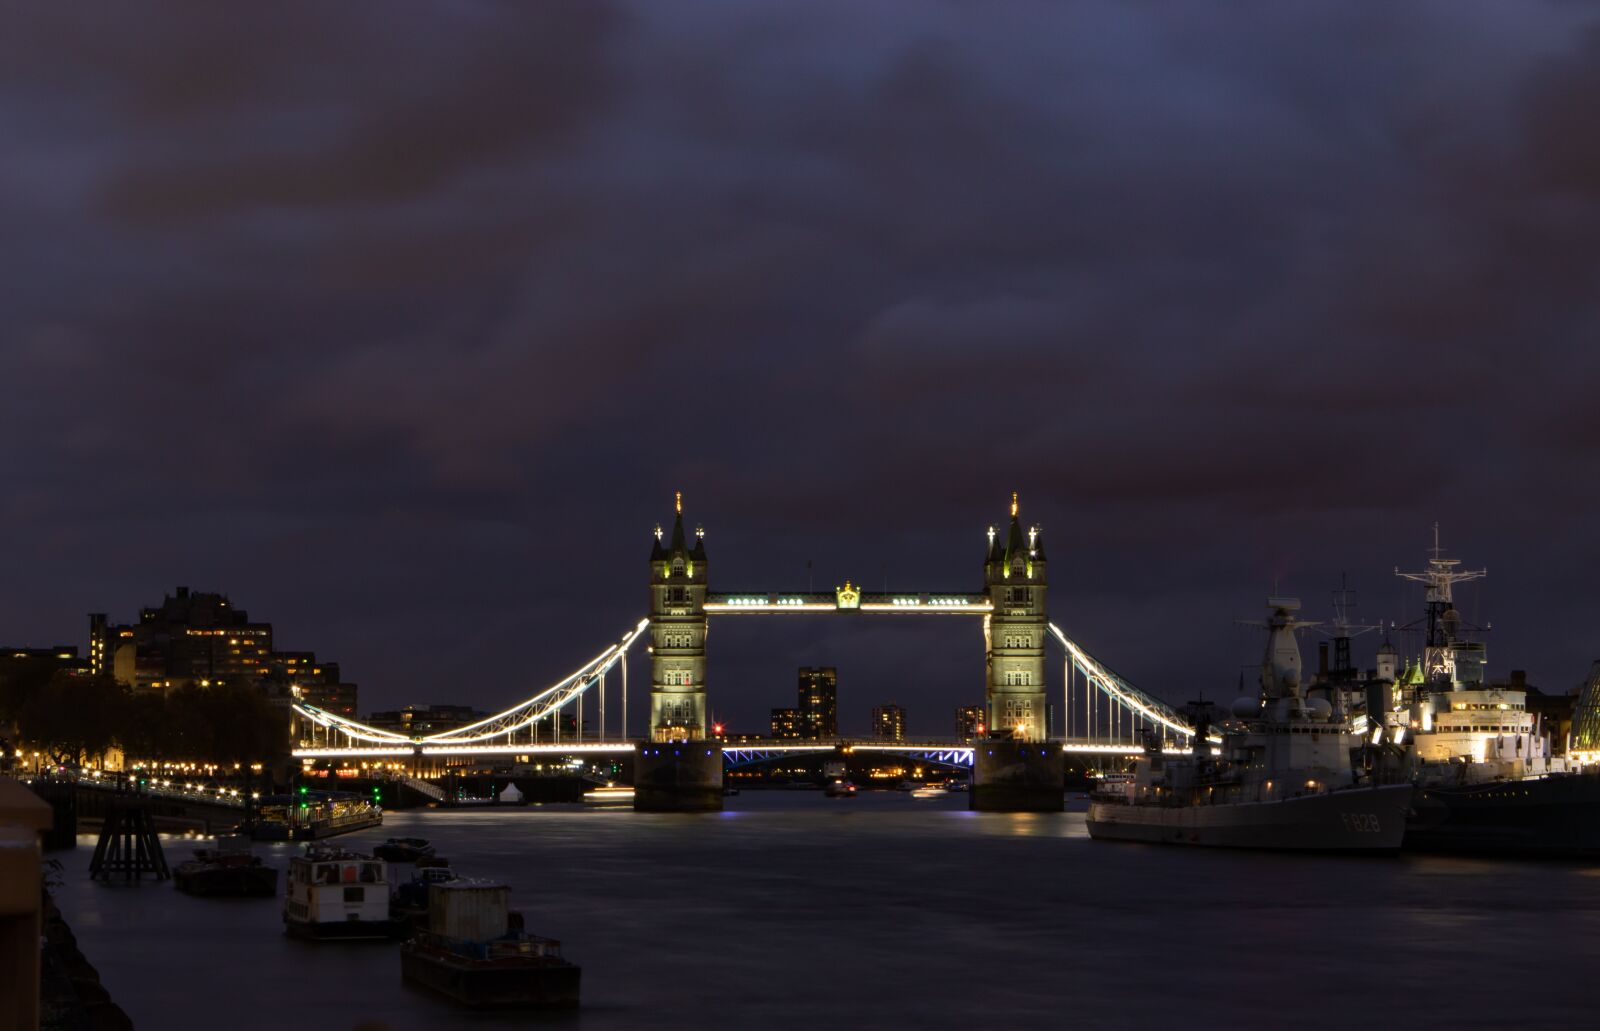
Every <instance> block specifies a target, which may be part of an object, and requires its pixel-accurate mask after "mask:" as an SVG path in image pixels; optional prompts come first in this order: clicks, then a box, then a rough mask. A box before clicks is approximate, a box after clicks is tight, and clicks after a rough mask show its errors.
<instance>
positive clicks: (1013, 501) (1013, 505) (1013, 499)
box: [1011, 491, 1017, 519]
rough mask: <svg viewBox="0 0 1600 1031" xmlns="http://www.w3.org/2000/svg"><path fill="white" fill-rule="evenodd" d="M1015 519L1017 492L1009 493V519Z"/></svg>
mask: <svg viewBox="0 0 1600 1031" xmlns="http://www.w3.org/2000/svg"><path fill="white" fill-rule="evenodd" d="M1016 517H1017V492H1016V491H1012V492H1011V518H1013V519H1015V518H1016Z"/></svg>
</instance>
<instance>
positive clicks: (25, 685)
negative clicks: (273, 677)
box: [0, 660, 289, 767]
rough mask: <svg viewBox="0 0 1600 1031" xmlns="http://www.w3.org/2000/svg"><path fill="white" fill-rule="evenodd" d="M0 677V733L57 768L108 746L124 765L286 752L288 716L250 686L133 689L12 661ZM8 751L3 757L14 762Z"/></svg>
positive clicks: (258, 758) (224, 762) (236, 759)
mask: <svg viewBox="0 0 1600 1031" xmlns="http://www.w3.org/2000/svg"><path fill="white" fill-rule="evenodd" d="M7 665H8V668H7V669H6V670H5V671H3V672H0V727H4V726H5V725H7V724H9V725H11V726H13V727H14V728H15V731H16V733H17V735H18V738H19V741H20V742H23V743H26V745H27V746H28V747H29V748H30V749H32V750H37V751H40V752H43V753H44V754H46V755H48V756H49V757H50V758H51V760H52V761H54V762H58V763H68V762H72V763H89V762H92V761H93V760H94V759H95V758H96V757H98V756H102V755H104V754H105V753H106V752H107V751H108V750H110V749H111V748H112V747H117V748H120V749H121V750H122V752H123V754H124V755H125V756H126V757H127V759H128V761H129V762H147V763H155V762H175V761H183V762H201V763H214V764H216V765H217V766H223V767H231V766H232V765H233V764H234V763H240V764H243V765H249V764H250V763H257V762H259V763H267V762H271V761H272V760H273V759H274V758H276V757H279V756H281V755H283V754H284V753H285V752H286V751H287V750H288V736H289V727H288V715H287V713H286V712H285V711H284V710H283V709H282V708H280V707H278V706H275V705H273V704H272V702H271V701H270V700H269V699H268V698H267V697H266V696H265V695H264V694H263V693H262V692H261V690H260V689H259V688H257V687H255V686H254V685H250V684H227V683H225V684H219V685H216V686H212V687H203V688H202V687H194V686H189V687H183V688H179V689H177V690H174V691H171V692H169V693H165V694H163V693H161V692H157V691H134V690H132V689H130V688H128V687H125V686H123V685H121V684H119V683H117V682H116V681H115V680H113V679H112V678H111V677H109V676H99V675H92V674H85V673H76V672H73V671H70V670H59V669H54V668H52V667H51V666H50V665H49V664H48V663H47V662H45V661H43V660H32V661H30V660H11V661H10V662H8V664H7ZM15 747H16V746H13V747H12V748H10V749H7V752H6V757H7V758H8V759H10V758H12V757H14V755H15Z"/></svg>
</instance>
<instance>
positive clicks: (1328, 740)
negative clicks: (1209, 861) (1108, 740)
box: [1088, 598, 1412, 854]
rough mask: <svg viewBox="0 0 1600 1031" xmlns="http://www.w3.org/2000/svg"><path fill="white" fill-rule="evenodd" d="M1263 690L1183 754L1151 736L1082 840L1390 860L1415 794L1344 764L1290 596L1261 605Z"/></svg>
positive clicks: (1348, 733)
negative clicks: (1308, 679)
mask: <svg viewBox="0 0 1600 1031" xmlns="http://www.w3.org/2000/svg"><path fill="white" fill-rule="evenodd" d="M1267 605H1268V607H1269V609H1270V611H1271V615H1270V617H1269V618H1268V620H1267V623H1266V627H1267V630H1268V636H1267V646H1266V654H1265V655H1264V656H1263V659H1262V663H1261V678H1260V684H1261V688H1260V691H1259V692H1258V693H1257V694H1256V695H1255V696H1253V697H1242V698H1240V699H1238V700H1237V701H1235V702H1234V704H1233V716H1234V717H1235V719H1234V720H1232V721H1228V722H1227V723H1225V724H1223V725H1222V726H1221V734H1220V739H1218V738H1217V737H1214V736H1213V734H1212V732H1211V728H1210V726H1209V725H1208V724H1207V723H1206V722H1204V721H1201V722H1198V723H1197V725H1196V727H1195V735H1194V745H1193V747H1192V749H1191V750H1190V751H1189V752H1188V753H1180V754H1168V753H1164V752H1162V751H1161V749H1160V747H1159V745H1157V744H1155V743H1154V739H1153V738H1152V739H1151V744H1150V745H1149V746H1148V747H1147V753H1146V754H1145V755H1144V756H1142V757H1141V758H1139V759H1137V760H1135V763H1134V769H1133V771H1132V772H1133V776H1132V778H1131V779H1128V780H1126V781H1124V785H1123V790H1122V792H1121V794H1120V795H1115V794H1113V795H1110V796H1107V795H1106V794H1100V795H1097V796H1096V797H1095V798H1094V800H1093V801H1091V803H1090V806H1089V816H1088V825H1089V835H1090V836H1091V837H1093V838H1096V839H1099V840H1107V841H1137V842H1148V843H1160V844H1173V845H1197V846H1212V847H1224V848H1256V849H1282V850H1294V851H1319V852H1349V853H1357V854H1389V853H1394V852H1397V851H1398V850H1399V848H1400V844H1401V840H1402V837H1403V835H1404V833H1405V822H1406V814H1407V811H1408V809H1409V808H1410V803H1411V795H1412V787H1411V785H1410V784H1409V783H1393V784H1381V783H1379V782H1377V781H1376V780H1375V779H1374V778H1372V777H1371V776H1369V775H1367V774H1366V773H1365V772H1364V770H1362V769H1361V768H1360V767H1359V766H1358V764H1356V763H1354V762H1353V761H1352V756H1353V755H1354V754H1357V753H1359V752H1360V751H1361V750H1362V746H1363V739H1362V737H1361V736H1360V735H1359V734H1358V733H1357V732H1356V731H1355V729H1354V727H1353V724H1352V721H1351V720H1350V719H1349V718H1348V717H1347V716H1346V714H1345V712H1344V711H1341V710H1340V709H1339V708H1338V707H1336V706H1335V705H1333V704H1332V703H1330V702H1329V701H1328V700H1327V699H1325V698H1313V697H1308V695H1307V694H1306V691H1305V689H1304V688H1305V685H1303V684H1302V677H1301V673H1302V670H1301V659H1300V646H1299V642H1298V641H1297V640H1296V638H1295V630H1296V628H1297V627H1303V626H1307V625H1309V624H1307V623H1305V622H1304V621H1301V620H1299V619H1298V618H1297V617H1296V616H1295V613H1296V612H1297V611H1298V610H1299V608H1300V603H1299V601H1298V600H1297V599H1293V598H1269V599H1268V600H1267Z"/></svg>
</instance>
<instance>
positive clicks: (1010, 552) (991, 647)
mask: <svg viewBox="0 0 1600 1031" xmlns="http://www.w3.org/2000/svg"><path fill="white" fill-rule="evenodd" d="M1048 568H1049V567H1048V563H1047V562H1046V560H1045V553H1044V537H1043V535H1042V534H1041V533H1040V531H1039V528H1038V527H1037V526H1034V527H1030V528H1029V529H1028V530H1026V531H1024V530H1023V529H1022V524H1021V523H1020V522H1019V521H1018V518H1017V495H1016V494H1014V493H1013V494H1012V495H1011V525H1010V527H1009V529H1008V530H1007V533H1006V536H1005V540H1004V542H1002V541H1001V539H1000V537H999V536H998V535H997V534H996V533H995V531H994V528H993V527H990V528H989V552H988V556H987V558H986V559H985V562H984V590H985V593H986V594H987V595H988V598H989V604H990V607H991V609H992V611H991V612H990V613H989V615H988V616H986V617H984V625H983V632H984V668H985V670H986V671H987V675H988V682H989V684H988V710H989V735H988V738H987V739H986V740H982V741H979V742H977V744H976V746H975V748H974V753H973V786H972V796H971V798H972V803H971V804H972V808H974V809H980V810H987V811H991V812H1054V811H1059V810H1060V809H1061V805H1062V788H1063V781H1064V775H1065V769H1064V765H1063V763H1064V758H1063V753H1062V751H1061V747H1060V745H1059V744H1051V743H1050V740H1049V738H1050V726H1049V723H1048V719H1047V710H1046V708H1045V679H1044V650H1045V634H1046V632H1047V631H1046V627H1047V626H1048V624H1049V616H1048V614H1047V611H1048V610H1047V609H1046V594H1047V591H1048V587H1049V578H1048Z"/></svg>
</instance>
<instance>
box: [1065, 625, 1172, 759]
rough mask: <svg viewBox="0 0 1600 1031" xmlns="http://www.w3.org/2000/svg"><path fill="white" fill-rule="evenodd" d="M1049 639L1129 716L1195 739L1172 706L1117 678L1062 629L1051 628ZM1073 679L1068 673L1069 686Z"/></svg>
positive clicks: (1071, 664) (1115, 674) (1108, 668)
mask: <svg viewBox="0 0 1600 1031" xmlns="http://www.w3.org/2000/svg"><path fill="white" fill-rule="evenodd" d="M1050 636H1052V637H1054V638H1055V639H1056V643H1057V644H1059V645H1061V648H1062V650H1063V651H1065V652H1066V654H1067V659H1068V662H1069V664H1070V667H1071V668H1075V669H1076V671H1077V672H1079V673H1082V674H1083V675H1084V677H1085V678H1086V679H1087V680H1088V682H1089V684H1092V685H1093V686H1095V687H1096V688H1098V689H1099V691H1100V693H1101V694H1103V695H1105V696H1106V697H1107V698H1108V699H1110V700H1111V701H1114V702H1116V703H1117V704H1118V705H1119V706H1121V707H1122V708H1123V709H1125V710H1127V711H1128V713H1129V714H1130V715H1132V716H1135V717H1137V718H1139V719H1143V720H1147V721H1149V722H1151V723H1154V724H1157V725H1159V726H1162V727H1165V728H1166V729H1168V730H1170V731H1173V732H1174V733H1176V734H1181V735H1183V736H1184V737H1188V738H1192V737H1194V728H1193V727H1191V726H1190V725H1189V723H1188V721H1186V720H1185V719H1184V718H1183V717H1182V716H1181V715H1179V714H1178V712H1177V711H1176V710H1174V709H1173V708H1172V707H1171V706H1170V705H1168V704H1167V703H1166V702H1163V701H1161V700H1160V699H1159V698H1154V697H1152V696H1150V695H1148V694H1145V693H1144V692H1143V691H1141V690H1139V689H1138V688H1137V687H1134V686H1133V685H1132V684H1131V683H1129V682H1128V681H1127V680H1126V679H1125V678H1124V677H1122V676H1120V675H1118V674H1117V673H1116V671H1114V670H1112V669H1111V668H1110V667H1108V666H1105V665H1103V664H1102V663H1100V662H1099V661H1098V660H1096V659H1095V657H1094V656H1092V655H1090V654H1089V653H1088V652H1086V651H1084V650H1083V648H1082V647H1080V646H1079V645H1078V644H1077V643H1076V642H1074V641H1073V640H1072V639H1071V638H1070V637H1068V636H1067V635H1066V634H1064V633H1062V632H1061V628H1060V627H1058V626H1056V625H1055V624H1054V623H1051V624H1050ZM1070 679H1071V678H1070V672H1069V677H1068V681H1069V685H1070ZM1085 686H1088V685H1085ZM1069 689H1070V688H1069Z"/></svg>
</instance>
